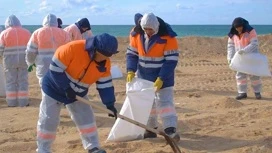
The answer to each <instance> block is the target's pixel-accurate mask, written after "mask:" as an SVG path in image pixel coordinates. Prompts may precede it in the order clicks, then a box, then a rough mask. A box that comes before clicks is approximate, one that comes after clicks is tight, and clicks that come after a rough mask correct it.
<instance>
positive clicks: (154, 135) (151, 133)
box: [144, 127, 157, 139]
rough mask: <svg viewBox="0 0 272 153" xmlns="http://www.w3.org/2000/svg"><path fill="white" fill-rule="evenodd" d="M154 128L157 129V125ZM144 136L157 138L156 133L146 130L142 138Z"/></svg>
mask: <svg viewBox="0 0 272 153" xmlns="http://www.w3.org/2000/svg"><path fill="white" fill-rule="evenodd" d="M154 129H157V127H156V128H154ZM146 138H157V134H156V133H153V132H150V131H147V130H146V131H145V133H144V139H146Z"/></svg>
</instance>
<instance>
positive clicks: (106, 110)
mask: <svg viewBox="0 0 272 153" xmlns="http://www.w3.org/2000/svg"><path fill="white" fill-rule="evenodd" d="M76 99H77V100H79V101H80V102H83V103H85V104H88V105H91V106H92V107H94V108H96V109H98V110H101V111H103V112H105V113H108V114H112V115H114V114H113V112H112V111H110V110H108V109H106V108H104V107H101V106H99V105H96V104H95V103H93V102H90V101H88V100H86V99H84V98H82V97H80V96H76ZM117 117H119V118H121V119H123V120H125V121H127V122H129V123H132V124H134V125H137V126H139V127H142V128H144V129H146V130H148V131H150V132H153V133H156V134H160V135H164V133H163V132H160V131H159V130H156V129H153V128H149V127H147V126H146V125H144V124H142V123H140V122H137V121H135V120H132V119H130V118H128V117H126V116H123V115H121V114H117Z"/></svg>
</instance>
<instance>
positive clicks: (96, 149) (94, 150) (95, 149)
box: [88, 147, 106, 153]
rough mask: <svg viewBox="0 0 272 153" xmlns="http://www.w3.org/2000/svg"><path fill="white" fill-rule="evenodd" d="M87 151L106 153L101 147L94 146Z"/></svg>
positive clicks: (89, 152)
mask: <svg viewBox="0 0 272 153" xmlns="http://www.w3.org/2000/svg"><path fill="white" fill-rule="evenodd" d="M88 153H106V151H105V150H103V149H98V148H97V147H94V148H93V149H91V150H88Z"/></svg>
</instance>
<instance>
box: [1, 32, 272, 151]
mask: <svg viewBox="0 0 272 153" xmlns="http://www.w3.org/2000/svg"><path fill="white" fill-rule="evenodd" d="M258 38H259V43H260V45H259V48H260V52H262V53H263V54H265V55H267V57H268V59H269V63H270V68H271V70H272V34H270V35H263V36H258ZM118 41H119V47H118V50H119V51H120V53H119V54H117V55H114V56H113V57H112V62H113V63H112V64H113V65H118V66H119V67H120V68H121V70H122V72H123V74H124V77H123V78H121V79H116V80H114V81H113V83H114V86H115V91H116V93H115V95H116V99H117V103H116V107H117V109H118V110H120V109H121V107H122V104H123V102H124V100H125V97H126V94H125V83H126V81H125V80H126V79H125V72H126V62H125V52H126V47H127V45H128V43H129V40H128V38H127V37H119V38H118ZM178 41H179V50H180V59H179V63H178V66H177V68H176V78H175V87H174V88H175V95H174V99H175V105H176V110H177V113H178V119H179V121H178V133H179V134H180V135H181V141H180V142H179V143H178V145H179V146H180V149H181V150H182V151H184V152H185V153H208V152H216V153H271V152H272V119H271V118H272V78H269V77H263V78H262V81H263V92H262V96H263V98H262V99H261V100H256V99H255V96H254V93H253V91H252V88H251V87H250V84H249V85H248V98H247V99H246V100H240V101H237V100H235V96H236V94H237V89H236V81H235V72H234V71H232V70H230V69H229V67H228V63H227V59H226V55H227V37H218V38H213V37H195V36H191V37H183V38H178ZM1 62H2V61H1ZM95 88H96V87H95V85H93V86H92V87H91V88H90V92H89V96H90V98H91V99H92V100H94V101H95V102H96V103H97V104H99V105H101V106H103V104H102V103H101V102H100V98H99V95H98V92H97V91H96V89H95ZM29 98H30V106H29V107H24V108H19V107H17V108H9V107H7V104H6V102H5V98H4V97H1V98H0V153H35V150H36V125H37V120H38V113H39V104H40V102H41V92H40V87H39V85H38V80H37V78H36V75H35V72H31V73H29ZM103 107H104V106H103ZM95 116H96V121H97V126H98V132H99V137H100V142H101V146H102V148H104V149H105V150H106V151H107V152H108V153H171V152H172V150H171V148H170V147H169V146H168V145H166V141H165V140H164V138H163V137H158V138H156V139H145V140H135V141H129V142H120V143H109V142H105V141H106V139H107V136H108V134H109V131H110V129H111V127H112V126H113V124H114V119H113V118H109V117H108V116H107V114H105V113H103V112H101V111H98V110H95ZM52 149H53V152H54V153H86V151H85V150H84V149H83V147H82V144H81V140H80V137H79V133H78V132H77V129H76V127H75V125H74V123H73V122H72V120H71V118H70V116H69V113H68V111H67V110H66V109H65V107H63V109H62V110H61V122H60V125H59V127H58V132H57V138H56V140H55V142H54V144H53V146H52Z"/></svg>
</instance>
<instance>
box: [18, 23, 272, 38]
mask: <svg viewBox="0 0 272 153" xmlns="http://www.w3.org/2000/svg"><path fill="white" fill-rule="evenodd" d="M23 27H25V28H26V29H28V30H29V31H31V32H33V31H35V30H36V29H38V28H40V27H41V25H25V26H23ZM63 27H66V26H63ZM132 27H133V25H92V26H91V28H92V29H91V30H92V32H93V34H94V35H97V34H101V33H109V34H111V35H114V36H116V37H127V36H128V35H129V32H130V30H131V29H132ZM171 27H172V29H173V30H174V31H175V32H176V33H177V34H178V37H185V36H203V37H224V36H227V34H228V32H229V30H230V28H231V25H171ZM252 27H254V28H255V29H256V32H257V34H258V35H265V34H272V25H252Z"/></svg>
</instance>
